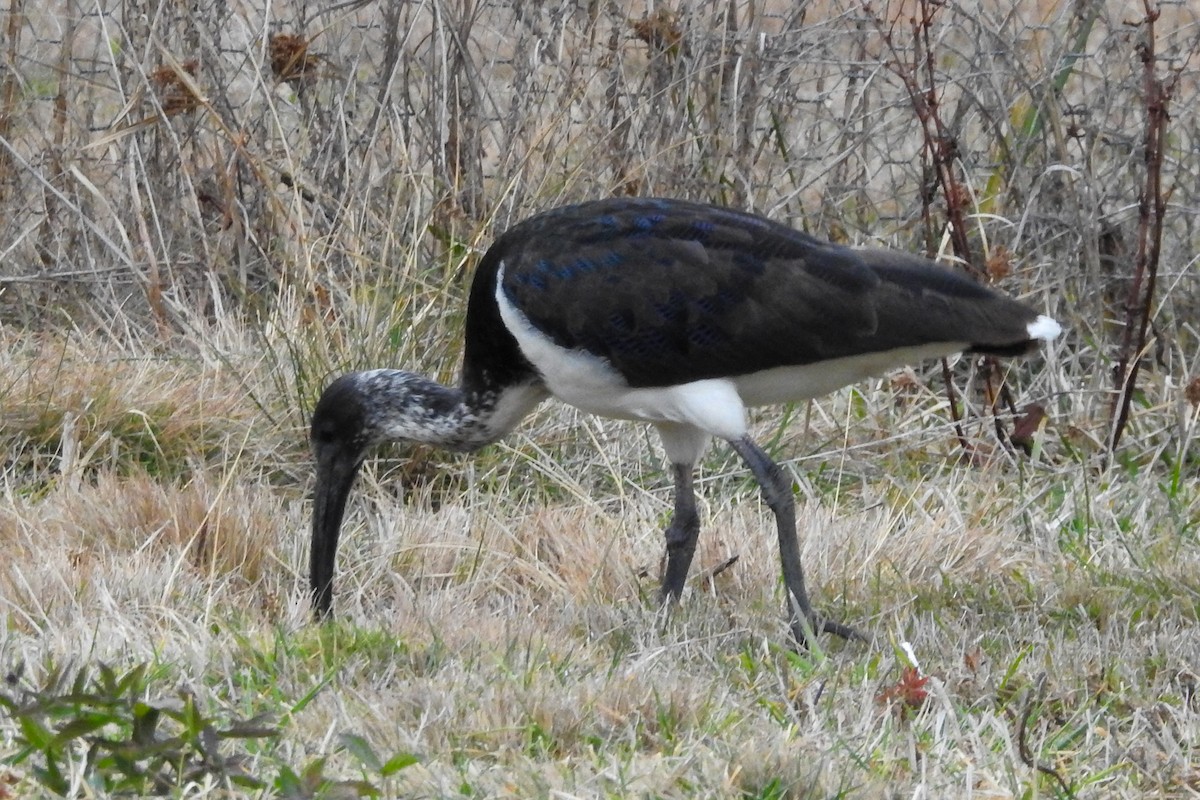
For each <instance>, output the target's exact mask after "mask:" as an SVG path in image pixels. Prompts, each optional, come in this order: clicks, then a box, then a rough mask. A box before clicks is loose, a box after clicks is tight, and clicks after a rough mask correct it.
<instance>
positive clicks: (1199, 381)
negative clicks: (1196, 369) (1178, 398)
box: [1183, 376, 1200, 406]
mask: <svg viewBox="0 0 1200 800" xmlns="http://www.w3.org/2000/svg"><path fill="white" fill-rule="evenodd" d="M1183 396H1184V397H1186V398H1187V401H1188V402H1189V403H1191V404H1192V405H1194V406H1200V376H1198V377H1195V378H1192V379H1191V381H1189V382H1188V385H1187V388H1186V389H1184V390H1183Z"/></svg>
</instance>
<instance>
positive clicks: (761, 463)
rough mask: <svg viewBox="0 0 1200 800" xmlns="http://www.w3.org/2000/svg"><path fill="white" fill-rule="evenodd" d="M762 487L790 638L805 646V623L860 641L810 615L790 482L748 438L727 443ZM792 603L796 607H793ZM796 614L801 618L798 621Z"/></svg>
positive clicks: (848, 631) (851, 632)
mask: <svg viewBox="0 0 1200 800" xmlns="http://www.w3.org/2000/svg"><path fill="white" fill-rule="evenodd" d="M729 443H730V444H731V445H732V446H733V449H734V450H735V451H736V452H737V454H738V455H739V456H741V457H742V460H743V461H745V462H746V466H748V467H750V471H751V472H752V473H754V478H755V479H756V480H757V481H758V485H759V486H760V487H761V488H762V493H763V500H764V501H765V502H766V504H767V507H768V508H770V509H771V511H772V512H773V513H774V514H775V526H776V528H777V530H778V533H779V560H780V562H782V564H783V583H784V586H785V587H786V588H787V591H788V595H789V599H788V603H787V615H788V619H790V620H791V627H792V636H794V637H795V638H796V643H797V644H799V645H800V646H801V647H806V646H807V640H808V637H807V636H806V635H805V623H807V625H808V627H809V628H810V629H811V630H812V631H814V632H816V633H822V632H824V633H832V634H834V635H835V636H841V637H842V638H843V639H863V636H862V635H861V634H860V633H858V632H857V631H855V630H854V629H853V628H851V627H849V626H847V625H842V624H840V623H837V622H832V621H830V620H820V619H818V618H817V617H816V615H815V614H813V610H812V605H811V604H810V603H809V601H808V592H807V591H806V590H805V588H804V570H803V568H802V567H801V566H800V543H799V541H798V540H797V539H796V504H795V501H794V500H793V498H792V485H791V481H789V480H787V479H786V478H785V477H784V475H783V470H781V469H780V468H779V465H778V464H776V463H775V462H774V461H772V460H771V457H770V456H768V455H767V454H766V453H765V452H764V451H763V449H762V448H761V447H759V446H758V445H757V444H755V443H754V441H753V440H752V439H750V437H749V436H743V437H742V438H740V439H732V440H730V442H729ZM793 601H794V602H795V607H794V608H793V605H792V603H793ZM796 611H799V612H800V615H801V616H802V617H803V618H804V619H803V620H801V619H800V618H799V617H798V616H797V615H796V613H795V612H796Z"/></svg>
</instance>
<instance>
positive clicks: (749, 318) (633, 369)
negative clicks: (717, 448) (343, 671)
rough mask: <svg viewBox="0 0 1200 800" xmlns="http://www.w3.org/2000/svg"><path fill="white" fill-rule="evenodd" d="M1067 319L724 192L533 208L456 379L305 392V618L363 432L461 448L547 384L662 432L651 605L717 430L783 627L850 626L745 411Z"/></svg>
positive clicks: (1033, 343)
mask: <svg viewBox="0 0 1200 800" xmlns="http://www.w3.org/2000/svg"><path fill="white" fill-rule="evenodd" d="M1061 330H1062V329H1061V326H1060V325H1059V323H1058V322H1056V321H1055V320H1054V319H1053V318H1052V317H1050V316H1048V315H1045V314H1039V313H1038V312H1037V311H1035V310H1034V309H1033V308H1031V307H1030V306H1028V305H1026V304H1025V303H1022V302H1020V301H1018V300H1016V299H1013V298H1011V297H1009V296H1008V295H1006V294H1004V293H1001V292H999V291H997V290H995V289H993V288H991V287H988V286H985V285H983V284H982V283H980V282H978V281H977V280H975V279H973V278H971V277H968V276H966V275H963V274H960V273H958V272H955V271H953V270H952V269H950V268H947V267H944V266H941V265H938V264H936V263H934V262H932V261H929V260H927V259H925V258H922V257H919V256H916V255H912V254H909V253H906V252H903V251H897V250H887V249H859V248H852V247H848V246H844V245H838V244H833V243H830V242H827V241H824V240H822V239H820V238H817V237H814V236H812V235H809V234H807V233H804V232H801V231H798V230H796V229H794V228H792V227H790V226H787V225H784V224H782V223H779V222H775V221H772V220H770V219H767V218H765V217H762V216H758V215H755V214H752V213H748V212H743V211H738V210H734V209H731V208H726V207H721V206H715V205H707V204H702V203H696V202H690V201H685V200H678V199H669V198H632V197H620V198H609V199H603V200H594V201H590V202H583V203H579V204H574V205H566V206H561V207H557V208H553V209H550V210H548V211H544V212H542V213H539V214H536V215H534V216H531V217H528V218H527V219H525V220H523V221H521V222H518V223H517V224H515V225H514V226H512V227H511V228H509V229H508V230H506V231H505V232H503V233H502V234H501V235H500V236H499V237H497V238H496V239H495V241H494V242H493V243H492V245H491V246H490V247H489V248H488V249H487V250H486V252H485V253H484V255H483V256H482V258H481V259H480V261H479V263H478V266H477V267H476V271H475V274H474V278H473V280H472V282H471V287H470V290H469V293H468V297H467V313H466V319H465V334H464V347H463V350H464V352H463V357H462V371H461V380H460V382H459V384H458V386H445V385H442V384H440V383H438V382H436V381H433V380H430V379H429V378H426V377H423V376H421V375H418V374H415V373H413V372H408V371H404V370H398V369H369V370H365V371H361V372H352V373H349V374H345V375H342V376H341V377H338V378H336V379H335V380H334V381H333V382H332V383H330V384H329V386H328V387H327V388H326V389H325V390H324V392H323V393H322V394H321V396H320V398H319V399H318V401H317V404H316V406H315V407H314V409H313V413H312V419H311V430H310V442H311V447H312V451H313V457H314V460H315V464H316V478H315V483H314V490H313V516H312V542H311V550H310V561H309V579H310V593H311V602H312V606H313V612H314V615H315V617H316V618H317V619H325V618H328V617H329V616H330V614H331V610H332V600H333V576H334V567H335V560H336V554H337V547H338V539H339V536H340V530H341V526H342V521H343V516H344V514H345V508H346V502H347V498H348V496H349V494H350V490H351V486H352V484H353V482H354V479H355V475H356V474H357V472H358V471H359V467H360V466H361V465H362V463H363V461H364V460H365V458H366V457H367V455H368V454H369V452H370V451H371V449H372V448H373V447H374V446H375V445H378V444H380V443H383V442H412V443H421V444H425V445H433V446H435V447H440V448H444V449H448V450H451V451H460V452H472V451H475V450H478V449H479V448H481V447H483V446H485V445H487V444H490V443H492V442H495V441H497V440H499V439H501V438H502V437H504V436H505V435H506V434H508V433H509V432H510V431H512V430H513V429H514V428H515V427H516V426H517V424H518V423H519V422H520V421H521V420H522V419H523V418H524V417H525V416H526V415H528V414H529V413H530V412H531V411H533V409H534V408H535V407H536V406H538V405H539V404H540V403H541V402H542V401H544V400H546V399H547V398H551V397H553V398H556V399H557V400H559V401H562V402H564V403H566V404H568V405H571V406H575V407H576V408H578V409H581V410H582V411H585V412H589V413H592V414H596V415H600V416H603V417H609V418H616V419H626V420H638V421H643V422H648V423H649V424H651V425H652V426H654V427H655V428H656V429H657V431H658V434H659V436H660V438H661V440H662V445H663V449H664V451H665V453H666V457H667V460H668V461H669V463H670V467H671V473H672V477H673V481H674V498H673V513H672V516H671V518H670V520H669V522H668V524H667V526H666V528H665V531H664V536H665V543H666V567H665V569H664V571H663V575H662V580H661V586H660V590H659V597H660V600H661V601H662V602H663V603H667V604H674V603H675V602H677V601H678V600H679V598H680V596H681V594H682V592H683V589H684V585H685V581H686V578H687V574H688V570H689V568H690V566H691V562H692V559H693V556H694V554H695V550H696V543H697V540H698V537H699V533H700V517H699V514H698V512H697V508H696V496H695V489H694V484H693V473H694V471H695V467H696V463H697V461H698V460H699V459H700V458H701V456H702V455H703V454H704V453H705V452H706V450H707V448H708V447H709V445H710V443H711V441H712V440H713V439H714V438H716V439H721V440H724V441H725V442H727V443H728V444H729V446H730V447H731V448H732V449H733V450H734V451H735V452H736V453H737V455H738V456H740V458H741V459H742V461H744V462H745V465H746V467H747V468H748V469H749V471H750V473H751V474H752V475H753V476H754V478H755V480H756V481H757V483H758V485H759V487H760V489H761V495H762V498H763V500H764V502H765V504H766V505H767V507H768V508H769V509H770V510H771V512H772V513H773V515H774V521H775V529H776V536H777V539H778V546H779V554H780V562H781V567H782V574H783V583H784V586H785V589H786V595H787V600H786V602H785V614H786V616H787V618H788V623H789V627H790V632H791V634H792V636H793V638H794V639H795V641H796V642H797V643H798V644H799V645H800V646H802V647H803V646H807V644H808V642H809V636H810V635H813V634H819V633H828V634H831V635H835V636H839V637H843V638H846V639H855V638H863V637H862V636H861V634H859V632H858V631H857V630H856V629H854V628H852V627H850V626H849V625H846V624H844V623H841V622H837V621H834V620H831V619H826V618H824V617H821V616H818V615H817V614H816V613H815V612H814V610H813V607H812V605H811V602H810V599H809V596H808V592H807V589H806V586H805V579H804V572H803V569H802V567H801V563H800V547H799V542H798V539H797V535H796V518H795V502H794V499H793V496H792V484H791V481H790V479H789V478H788V477H787V476H786V475H785V474H784V472H783V470H782V469H781V468H780V467H779V465H778V464H777V463H776V462H775V461H774V460H772V458H771V457H770V456H769V455H768V454H767V452H766V451H764V450H763V448H762V446H761V445H759V444H758V443H757V442H755V441H754V439H753V438H752V437H751V435H750V431H749V426H748V423H747V409H748V408H751V407H756V406H767V405H774V404H779V403H787V402H795V401H803V400H808V399H811V398H815V397H818V396H821V395H824V394H827V393H829V392H832V391H834V390H836V389H838V388H840V387H843V386H846V385H848V384H851V383H854V382H856V381H859V380H862V379H864V378H867V377H870V376H873V375H878V374H880V373H884V372H886V371H888V370H889V369H891V368H895V367H899V366H903V365H906V364H911V363H914V362H918V361H921V360H924V359H932V358H940V357H946V356H949V355H953V354H955V353H959V352H967V353H978V354H986V355H994V356H1017V355H1022V354H1026V353H1028V352H1031V351H1033V350H1035V349H1036V348H1037V346H1038V345H1039V344H1040V343H1042V342H1045V341H1049V340H1052V339H1054V338H1055V337H1056V336H1058V334H1059V333H1060V332H1061Z"/></svg>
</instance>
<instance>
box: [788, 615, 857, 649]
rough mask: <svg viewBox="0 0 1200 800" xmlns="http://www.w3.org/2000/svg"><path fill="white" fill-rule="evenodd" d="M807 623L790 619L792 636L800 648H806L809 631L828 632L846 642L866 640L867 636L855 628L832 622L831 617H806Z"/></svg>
mask: <svg viewBox="0 0 1200 800" xmlns="http://www.w3.org/2000/svg"><path fill="white" fill-rule="evenodd" d="M806 622H808V624H807V625H804V624H801V623H800V621H799V620H797V619H793V620H792V636H793V638H795V640H796V644H797V645H799V646H800V648H801V649H805V650H807V649H808V634H809V633H829V634H832V635H834V636H837V637H839V638H841V639H845V640H846V641H848V642H866V641H868V640H867V637H866V636H863V635H862V634H861V633H859V632H858V631H857V630H856V629H854V628H852V627H850V626H849V625H845V624H843V623H841V622H834V621H833V620H831V619H820V618H816V619H811V618H810V619H807V620H806Z"/></svg>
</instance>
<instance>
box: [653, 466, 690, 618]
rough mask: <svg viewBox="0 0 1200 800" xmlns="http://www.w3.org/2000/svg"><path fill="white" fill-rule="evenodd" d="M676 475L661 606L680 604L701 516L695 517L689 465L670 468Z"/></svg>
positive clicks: (668, 528) (667, 534) (668, 530)
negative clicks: (673, 507) (678, 602)
mask: <svg viewBox="0 0 1200 800" xmlns="http://www.w3.org/2000/svg"><path fill="white" fill-rule="evenodd" d="M671 468H672V470H673V471H674V473H675V513H674V515H673V516H672V517H671V524H669V525H668V526H667V530H666V531H665V533H666V537H667V571H666V573H665V574H664V575H663V581H662V588H661V590H660V592H659V598H660V599H661V600H662V601H663V602H664V603H667V602H674V601H677V600H679V596H680V595H681V594H683V583H684V581H685V580H687V574H688V569H689V568H690V567H691V566H692V556H694V555H695V554H696V540H697V539H698V538H700V515H699V514H697V513H696V492H695V490H694V488H693V487H692V465H691V464H672V465H671Z"/></svg>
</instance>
